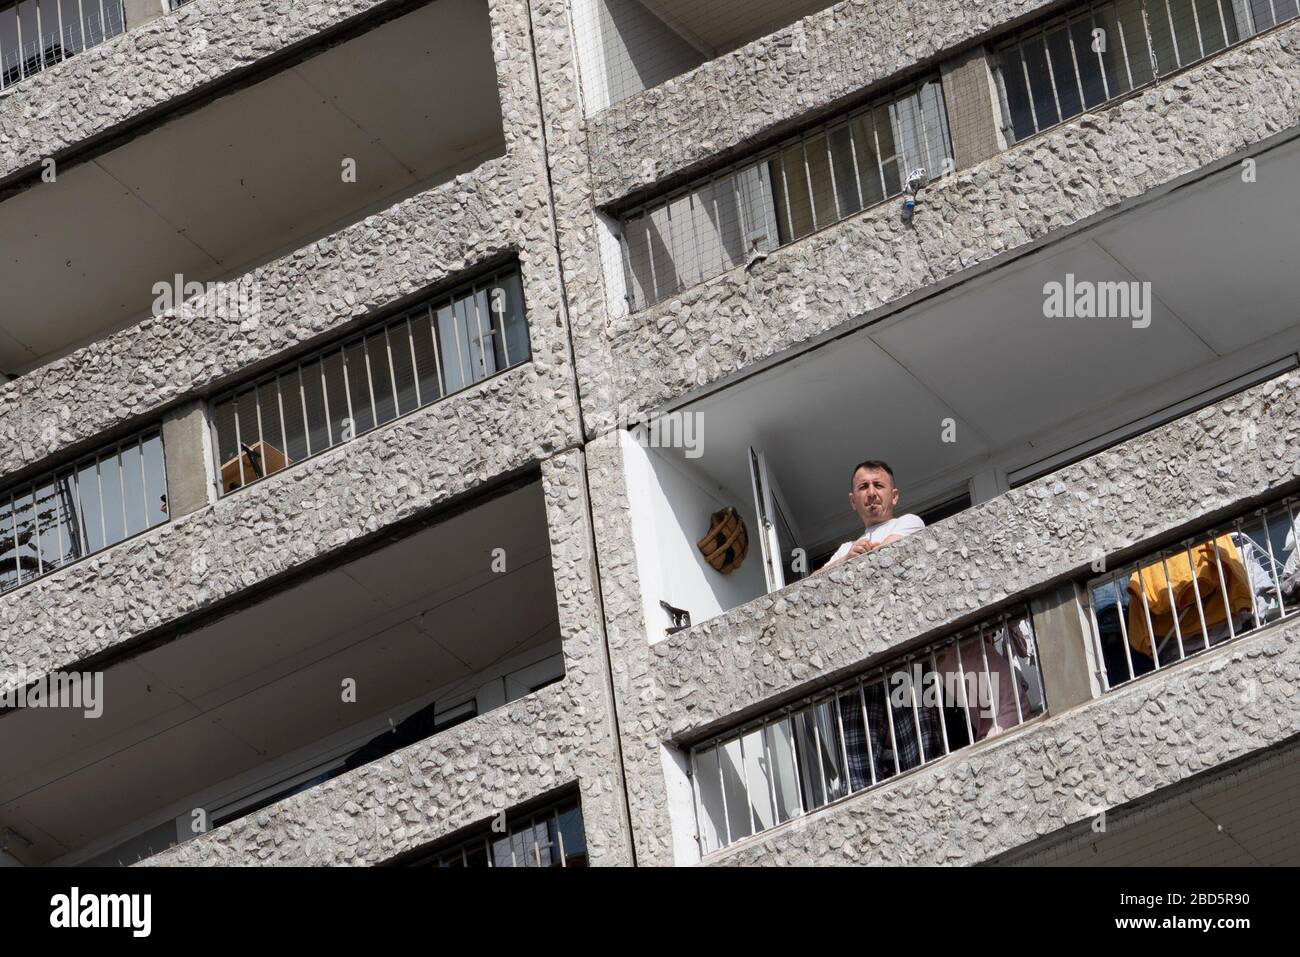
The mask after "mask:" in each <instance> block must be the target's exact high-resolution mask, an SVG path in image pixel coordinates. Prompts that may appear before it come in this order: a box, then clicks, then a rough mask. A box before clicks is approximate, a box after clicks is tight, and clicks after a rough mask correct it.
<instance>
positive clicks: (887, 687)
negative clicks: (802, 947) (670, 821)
mask: <svg viewBox="0 0 1300 957" xmlns="http://www.w3.org/2000/svg"><path fill="white" fill-rule="evenodd" d="M1045 709H1046V702H1045V701H1044V697H1043V686H1042V679H1041V677H1040V673H1039V666H1038V651H1037V647H1036V645H1035V641H1034V633H1033V626H1032V624H1031V622H1030V618H1029V615H1028V612H1027V611H1024V610H1021V611H1017V612H1015V613H1010V614H1005V615H1002V616H1001V617H999V618H997V619H995V620H993V621H989V622H985V623H983V624H981V625H978V626H976V627H974V628H971V629H969V630H968V631H964V632H961V633H960V634H958V635H955V636H953V637H951V638H947V639H945V640H944V641H942V642H940V643H938V644H937V645H934V646H931V647H929V648H926V649H923V650H921V651H919V652H917V653H915V654H911V655H907V656H905V657H903V658H901V659H898V660H895V661H893V662H891V663H890V664H888V665H886V666H885V667H883V668H880V669H877V670H876V671H873V672H871V673H869V674H867V675H864V676H862V677H860V678H857V679H855V680H853V681H850V682H846V683H845V684H842V685H840V686H838V687H836V688H833V689H831V690H830V691H827V692H823V693H821V694H819V695H817V696H816V697H814V698H811V699H809V700H807V701H805V702H801V703H800V704H797V705H793V706H791V707H787V708H784V709H781V710H780V711H777V712H774V713H772V714H769V715H767V716H765V717H764V718H762V719H760V720H759V721H757V722H755V723H753V724H750V725H747V726H745V727H743V728H741V729H740V730H739V731H732V732H729V733H727V734H725V735H722V736H720V737H718V738H714V739H712V740H710V741H708V742H706V743H704V744H702V745H699V746H697V747H695V748H693V749H692V751H691V777H692V781H693V783H694V789H695V807H696V820H697V824H698V827H699V837H700V851H701V853H702V854H708V853H710V852H712V851H716V850H719V849H721V848H724V847H726V846H727V845H729V844H731V843H733V842H735V841H738V840H740V839H741V838H745V837H749V836H750V835H752V834H757V833H760V832H762V831H765V830H767V829H768V828H771V827H775V826H777V825H779V824H784V823H785V822H786V821H789V820H792V819H793V818H796V817H799V816H801V815H804V814H807V813H809V812H810V811H814V810H816V809H818V808H821V807H824V806H826V805H827V804H830V803H832V802H835V801H838V800H840V799H842V798H845V797H848V796H849V795H851V794H855V793H857V792H859V791H862V790H864V789H866V788H869V787H872V786H874V785H876V784H879V783H881V782H883V781H886V780H889V779H890V778H893V777H895V776H897V775H899V774H903V773H905V772H907V771H910V770H912V769H914V768H918V767H921V766H923V765H925V764H928V763H930V762H932V761H935V760H938V759H939V758H941V757H944V756H945V755H947V754H950V753H952V752H953V751H956V750H958V749H959V748H963V747H966V746H967V745H969V744H971V743H972V742H976V741H982V740H984V739H985V738H988V737H991V736H993V735H996V734H1000V733H1002V732H1004V731H1007V730H1009V729H1011V728H1014V727H1017V726H1019V725H1020V724H1022V723H1023V722H1025V721H1028V720H1030V719H1031V718H1034V717H1037V716H1038V715H1041V714H1043V713H1044V711H1045Z"/></svg>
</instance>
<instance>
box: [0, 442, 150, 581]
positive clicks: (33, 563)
mask: <svg viewBox="0 0 1300 957" xmlns="http://www.w3.org/2000/svg"><path fill="white" fill-rule="evenodd" d="M165 521H167V477H166V471H165V468H164V465H163V452H162V435H161V434H160V433H159V432H158V430H157V429H153V430H150V431H148V432H144V433H142V434H140V435H136V436H133V437H132V438H130V439H127V440H126V441H124V442H120V443H117V444H115V445H111V446H109V447H108V448H105V449H102V450H100V451H99V452H97V453H96V454H94V455H90V456H87V457H86V458H84V459H81V460H79V461H77V462H76V463H74V464H72V465H70V466H68V467H67V468H64V469H59V470H56V471H54V472H51V473H49V474H47V475H43V476H41V477H40V478H38V479H36V480H35V481H32V482H25V483H23V484H22V485H19V486H17V487H15V488H9V489H6V490H5V492H4V494H3V495H0V593H3V592H7V591H11V590H13V589H15V588H18V587H20V586H22V585H26V584H27V583H28V582H31V581H35V580H36V579H37V578H40V577H41V576H42V575H48V574H49V573H50V572H52V571H54V570H56V569H59V568H62V567H64V566H65V565H69V564H71V563H72V562H75V561H77V560H79V559H82V558H85V557H86V556H87V555H92V554H94V553H95V552H98V551H101V550H103V549H105V548H108V547H109V546H110V545H116V544H117V543H118V542H120V541H123V540H124V539H127V538H130V537H131V536H133V535H138V534H139V533H140V532H143V531H146V530H147V529H150V528H153V527H154V526H155V525H161V524H162V523H163V522H165Z"/></svg>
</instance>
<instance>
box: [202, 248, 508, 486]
mask: <svg viewBox="0 0 1300 957" xmlns="http://www.w3.org/2000/svg"><path fill="white" fill-rule="evenodd" d="M529 355H530V353H529V342H528V325H527V321H526V318H525V315H524V301H523V285H522V283H521V281H520V276H519V271H518V269H517V268H515V267H511V268H510V269H506V270H502V271H500V272H498V273H496V274H494V275H492V276H489V277H488V278H486V279H484V280H482V281H480V282H477V283H474V284H473V285H471V286H467V287H464V288H462V289H460V290H458V291H456V292H454V293H452V294H450V295H448V296H446V297H443V298H441V299H438V300H435V301H434V302H433V303H431V304H426V305H422V306H419V307H418V308H416V309H413V310H410V311H409V312H407V313H405V314H404V315H402V316H401V317H400V318H398V319H396V320H393V321H390V322H387V323H385V324H383V325H381V326H380V327H379V328H376V329H372V330H370V331H368V332H365V333H361V334H359V335H357V336H356V337H354V338H352V339H348V340H345V341H344V342H343V343H342V344H341V345H334V346H331V347H330V348H327V349H324V350H322V351H320V352H318V353H315V354H313V355H311V356H309V357H308V358H306V359H304V360H302V361H300V362H295V363H291V364H288V365H285V366H282V367H281V368H279V369H278V370H276V371H275V372H272V373H270V374H269V375H267V376H265V377H263V378H261V379H259V380H257V381H256V382H254V383H252V384H246V385H243V386H240V387H238V388H237V389H235V390H233V391H232V392H231V393H229V394H227V395H226V396H224V397H222V398H220V399H218V400H216V401H215V402H214V403H213V428H214V432H215V442H216V448H217V456H218V463H219V465H218V473H219V474H218V478H219V482H220V488H221V492H222V494H226V493H228V492H232V491H234V490H236V489H239V488H242V487H244V486H245V485H248V484H249V483H250V482H254V481H256V480H257V479H259V478H263V477H265V476H267V475H270V474H272V473H274V472H278V471H280V470H281V469H283V468H285V467H286V466H289V465H292V464H294V463H296V462H299V461H301V460H303V459H305V458H308V457H309V456H312V455H316V454H318V453H320V452H324V451H325V450H327V449H330V448H333V447H335V446H336V445H340V444H342V443H344V442H347V441H349V440H350V439H352V438H354V437H355V436H358V435H360V434H362V433H363V432H368V431H370V430H371V429H374V428H376V427H378V426H380V425H383V424H385V423H386V422H391V421H392V420H393V419H396V418H397V417H399V416H402V415H406V414H407V413H409V412H413V411H415V410H416V409H419V408H422V407H424V406H426V405H429V404H430V403H432V402H436V401H437V400H439V399H441V398H443V397H445V396H448V395H450V394H452V393H453V392H459V391H460V390H462V389H466V388H468V387H469V386H471V385H473V384H474V383H476V382H480V381H482V380H483V379H486V378H487V377H488V376H491V375H495V374H496V373H497V372H501V371H503V370H505V369H508V368H510V367H511V366H515V365H518V364H520V363H522V362H525V361H527V360H528V358H529Z"/></svg>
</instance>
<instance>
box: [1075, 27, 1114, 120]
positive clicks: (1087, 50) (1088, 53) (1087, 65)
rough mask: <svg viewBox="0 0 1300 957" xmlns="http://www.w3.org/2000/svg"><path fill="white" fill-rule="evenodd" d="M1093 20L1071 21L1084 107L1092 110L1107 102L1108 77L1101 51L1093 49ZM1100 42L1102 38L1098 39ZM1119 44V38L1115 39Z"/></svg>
mask: <svg viewBox="0 0 1300 957" xmlns="http://www.w3.org/2000/svg"><path fill="white" fill-rule="evenodd" d="M1093 29H1094V27H1093V20H1092V16H1091V15H1087V16H1082V17H1075V18H1074V19H1073V20H1071V21H1070V39H1072V40H1073V41H1074V58H1075V62H1076V63H1077V64H1078V68H1079V79H1080V81H1081V82H1082V84H1083V88H1082V90H1083V105H1084V108H1085V109H1092V108H1093V107H1094V106H1097V105H1098V104H1100V103H1104V102H1106V99H1107V93H1106V77H1105V74H1104V72H1103V71H1102V60H1101V51H1100V50H1094V49H1093V35H1092V31H1093ZM1097 39H1098V42H1099V41H1100V39H1101V38H1100V37H1098V38H1097ZM1115 42H1116V43H1118V42H1119V38H1118V37H1116V38H1115Z"/></svg>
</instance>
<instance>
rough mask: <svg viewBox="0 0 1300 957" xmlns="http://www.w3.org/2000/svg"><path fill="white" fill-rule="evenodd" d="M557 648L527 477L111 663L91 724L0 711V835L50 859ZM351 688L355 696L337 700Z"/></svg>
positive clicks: (540, 533) (543, 547)
mask: <svg viewBox="0 0 1300 957" xmlns="http://www.w3.org/2000/svg"><path fill="white" fill-rule="evenodd" d="M495 548H504V549H505V559H506V566H505V567H506V571H505V572H504V573H498V572H495V571H493V570H492V567H491V562H492V550H493V549H495ZM421 616H423V617H421ZM550 645H553V646H554V648H555V650H556V651H558V650H559V626H558V623H557V614H556V604H555V590H554V583H553V578H552V572H551V563H550V550H549V544H548V537H547V526H546V520H545V512H544V505H543V500H542V494H541V486H540V484H537V483H534V484H531V485H528V486H526V487H524V488H522V489H519V490H516V491H513V492H510V493H508V494H506V495H504V496H501V497H499V498H496V499H494V500H492V501H490V502H488V503H486V504H484V505H481V506H480V507H477V508H475V509H473V510H471V511H468V512H464V513H462V514H460V515H458V516H456V517H454V518H451V519H449V520H448V521H446V522H443V523H440V524H438V525H435V526H433V527H431V528H429V529H426V530H424V531H421V532H419V533H417V534H415V535H413V536H410V537H408V538H405V539H402V540H401V541H399V542H397V543H394V544H392V545H389V546H386V547H385V548H383V549H382V550H380V551H376V552H372V553H371V554H369V555H367V556H365V557H363V558H361V559H358V560H356V561H353V562H351V563H349V564H347V565H344V566H341V567H339V568H336V569H334V570H332V571H328V572H326V573H324V574H321V575H319V576H316V577H313V578H311V579H309V580H308V581H306V582H305V583H303V584H300V585H297V586H295V587H293V588H290V589H288V590H286V591H281V592H279V593H276V594H275V595H273V596H271V597H269V598H267V599H265V600H263V601H262V602H260V603H258V604H256V605H254V606H252V607H249V608H246V609H243V610H240V611H238V612H236V613H234V614H231V615H229V616H227V617H225V618H222V619H220V620H219V621H217V622H215V623H213V624H210V625H208V626H206V627H203V628H201V629H199V630H196V631H193V632H190V633H188V634H185V635H183V636H181V637H180V638H178V639H176V640H174V641H172V642H170V643H168V644H165V645H162V646H160V647H158V648H155V649H152V650H150V651H147V652H145V653H144V654H142V655H139V656H137V657H134V658H131V659H129V660H127V661H125V662H122V663H120V664H117V665H114V666H112V667H110V668H108V669H107V670H106V671H105V673H104V694H103V699H104V702H105V710H104V714H103V716H102V717H100V718H98V719H95V720H87V719H85V718H83V716H82V712H81V711H69V710H56V709H39V710H38V709H31V710H26V711H23V710H17V711H11V712H9V713H7V714H4V715H0V754H4V755H5V761H4V765H3V767H0V830H2V829H3V828H5V827H10V828H13V829H14V830H16V831H17V832H18V833H19V834H21V835H22V836H23V837H25V838H27V839H28V840H31V841H32V842H33V844H34V846H33V847H32V848H29V849H26V850H24V849H19V848H15V849H12V850H11V853H15V854H16V855H17V856H18V857H19V858H20V859H21V860H23V861H24V862H25V863H29V864H31V863H42V862H45V861H49V860H53V859H55V858H58V857H60V856H62V855H63V854H65V853H67V852H69V851H71V850H74V849H77V848H81V847H85V846H86V845H88V844H89V843H90V842H92V841H94V840H96V839H98V838H102V837H104V836H105V835H111V834H112V833H113V832H114V831H115V830H116V829H118V828H122V827H125V826H128V825H132V824H133V823H135V822H137V821H139V820H140V818H141V817H142V816H143V815H146V814H148V813H150V812H152V811H155V810H162V809H166V808H167V807H168V806H170V805H172V804H173V803H174V802H177V801H181V800H183V799H185V798H187V797H190V796H192V795H195V794H197V793H198V792H200V791H201V790H202V789H203V788H205V787H209V786H212V785H214V784H219V783H220V782H223V781H227V780H229V779H231V778H233V777H235V776H237V775H240V774H244V773H246V772H248V771H250V770H252V769H255V768H257V767H259V766H260V765H262V764H264V763H265V762H267V761H271V760H273V759H275V758H276V757H278V756H280V755H285V754H289V753H292V752H293V751H295V749H299V748H303V747H305V746H308V745H311V744H312V743H313V742H316V741H319V740H321V739H323V738H326V737H328V736H329V735H331V734H334V733H336V732H340V731H345V730H346V729H347V728H349V727H351V726H352V725H355V724H356V723H357V722H359V721H362V720H365V719H371V718H374V717H376V716H380V717H382V716H383V715H386V714H390V715H395V716H396V720H401V718H402V717H404V716H405V712H403V711H401V710H400V708H401V706H402V705H406V704H408V703H409V702H411V701H413V700H414V699H417V698H419V697H420V696H421V695H425V694H428V693H430V692H432V691H434V690H436V689H439V688H442V687H444V686H446V685H449V684H451V683H454V682H456V683H463V684H464V686H465V688H466V689H472V688H474V687H477V685H478V684H479V683H480V681H478V680H477V679H476V673H478V672H481V671H482V670H483V669H485V668H487V667H489V666H490V665H493V664H494V663H496V662H498V661H500V660H502V659H505V658H508V657H510V656H511V655H515V654H519V653H522V652H526V651H529V650H536V649H541V648H544V647H546V646H550ZM344 678H352V679H355V681H356V687H357V699H356V702H355V703H344V702H343V701H342V695H341V689H342V681H343V679H344ZM408 710H409V709H408ZM366 737H367V736H362V738H361V740H359V741H357V744H358V745H359V744H362V743H364V741H365V740H366ZM88 795H90V796H93V797H88ZM175 813H182V811H177V812H175Z"/></svg>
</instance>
